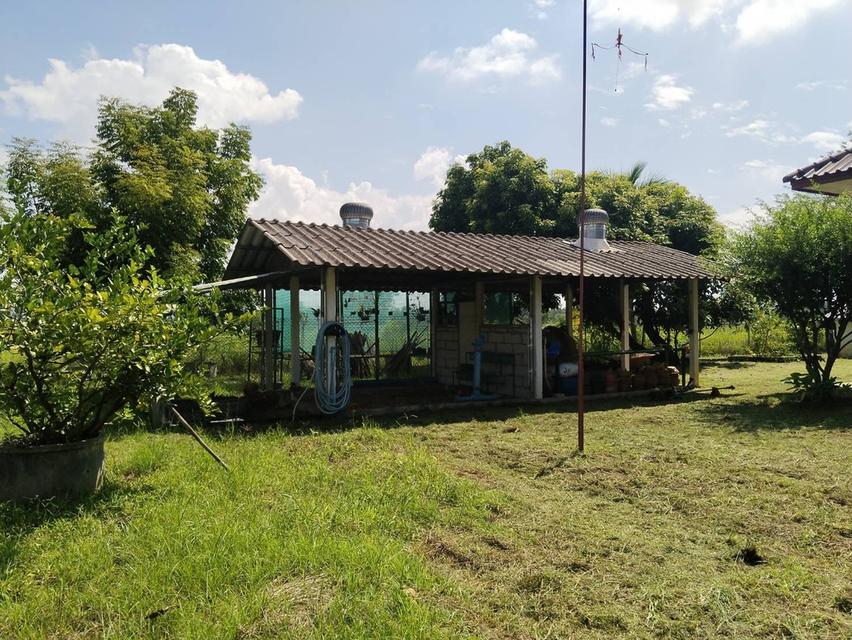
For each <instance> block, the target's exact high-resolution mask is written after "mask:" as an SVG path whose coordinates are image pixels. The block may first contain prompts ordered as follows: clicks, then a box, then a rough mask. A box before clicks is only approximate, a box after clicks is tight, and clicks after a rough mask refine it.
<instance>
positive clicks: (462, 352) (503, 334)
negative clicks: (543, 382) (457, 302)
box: [434, 325, 533, 398]
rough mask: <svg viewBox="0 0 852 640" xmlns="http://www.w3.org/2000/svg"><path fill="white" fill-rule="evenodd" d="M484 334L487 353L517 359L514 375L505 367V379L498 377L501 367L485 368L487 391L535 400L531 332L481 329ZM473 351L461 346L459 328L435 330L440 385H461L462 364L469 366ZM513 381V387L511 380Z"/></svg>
mask: <svg viewBox="0 0 852 640" xmlns="http://www.w3.org/2000/svg"><path fill="white" fill-rule="evenodd" d="M481 330H482V333H484V334H485V346H484V347H483V350H484V351H490V352H494V353H511V354H514V356H515V366H514V371H513V370H512V368H511V367H510V366H508V365H503V367H502V371H503V375H502V376H501V377H495V376H497V372H498V367H497V365H495V364H490V363H488V364H486V365H485V366H484V373H485V375H487V376H488V377H489V378H490V379H489V381H488V383H487V384H486V385H484V386H485V388H486V390H487V391H490V392H493V393H499V394H501V395H505V396H512V395H513V394H514V396H515V397H518V398H529V397H532V392H533V391H532V384H531V380H530V371H529V369H530V345H529V340H530V330H529V327H527V326H518V327H503V326H492V325H485V326H482V327H481ZM471 351H473V346H472V345H466V346H465V347H464V348H462V347H461V346H460V345H459V330H458V327H437V328H436V330H435V355H434V358H435V371H436V377H437V379H438V382H441V383H443V384H455V383H457V382H458V376H457V375H456V374H457V372H458V368H459V364H461V363H463V362H470V361H471V360H469V359H468V355H467V354H468V352H471ZM513 377H514V384H513V380H512V378H513Z"/></svg>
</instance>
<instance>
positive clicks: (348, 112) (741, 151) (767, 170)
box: [0, 0, 852, 228]
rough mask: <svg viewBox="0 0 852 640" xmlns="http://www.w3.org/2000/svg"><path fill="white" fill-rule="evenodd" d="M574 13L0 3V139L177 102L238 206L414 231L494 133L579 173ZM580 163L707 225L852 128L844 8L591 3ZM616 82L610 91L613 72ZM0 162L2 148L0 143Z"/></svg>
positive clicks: (349, 5)
mask: <svg viewBox="0 0 852 640" xmlns="http://www.w3.org/2000/svg"><path fill="white" fill-rule="evenodd" d="M580 10H581V3H580V1H579V0H515V1H511V2H509V1H506V2H499V1H494V0H490V1H488V2H485V1H484V0H483V1H480V2H460V1H458V0H456V1H455V2H444V1H442V0H431V1H430V2H406V1H397V2H390V1H387V2H382V1H378V0H375V1H365V2H360V3H355V2H343V1H342V0H340V1H329V2H319V1H317V0H314V1H305V2H251V1H245V2H241V3H234V2H213V1H208V2H181V3H175V2H161V1H158V0H149V1H148V2H144V3H142V2H137V3H117V2H105V1H104V2H74V1H72V0H64V1H62V2H59V1H56V2H38V3H36V2H31V3H24V2H15V3H11V2H7V3H3V4H2V6H0V142H4V143H6V142H8V141H9V140H10V139H11V137H12V136H30V137H35V138H38V139H41V140H44V141H48V140H51V139H59V138H64V139H69V140H72V141H75V142H78V143H81V144H86V143H88V141H89V140H90V139H91V137H92V130H93V125H94V114H95V103H96V100H97V97H98V96H99V95H103V94H106V95H118V96H121V97H124V98H126V99H129V100H132V101H135V102H145V103H150V104H154V103H156V102H158V101H159V100H161V99H162V98H163V97H164V95H165V93H166V92H167V91H168V88H169V87H170V86H173V85H180V86H185V87H188V88H192V89H195V90H196V91H197V92H198V93H199V96H200V106H201V114H200V115H201V118H202V120H203V121H204V122H205V123H208V124H210V125H211V126H221V125H222V124H224V123H226V122H228V121H231V120H235V121H238V122H241V123H244V124H247V125H249V126H250V127H251V129H252V131H253V133H254V143H253V151H254V155H255V160H254V163H255V166H256V168H257V169H258V170H259V171H261V172H262V173H263V174H264V177H265V179H266V187H265V190H264V193H263V195H262V197H261V199H260V200H259V201H258V202H257V203H256V204H255V205H254V206H253V208H252V215H257V216H261V215H263V216H266V217H287V218H295V219H303V220H313V221H324V222H334V221H336V220H337V209H338V207H339V206H340V204H341V203H342V202H344V201H346V200H349V199H361V200H366V201H368V202H370V203H371V204H373V206H374V208H375V210H376V217H375V223H376V224H377V225H379V226H383V227H404V228H425V226H426V222H427V219H428V212H429V206H430V202H431V199H432V198H433V197H434V194H435V192H436V191H437V188H438V185H439V184H440V181H441V178H442V176H443V172H444V171H445V170H446V168H447V166H448V165H449V163H451V162H454V161H457V159H458V158H459V157H460V156H463V155H465V154H467V153H470V152H473V151H477V150H479V149H481V148H482V147H483V145H485V144H492V143H495V142H497V141H499V140H503V139H507V140H509V141H511V142H512V143H513V144H514V145H516V146H519V147H521V148H523V149H524V150H525V151H527V152H529V153H531V154H533V155H535V156H543V157H545V158H547V160H548V162H549V165H550V167H551V168H571V169H577V168H578V167H579V132H580V130H579V107H580V94H579V80H580V60H581V58H580V56H581V51H580V33H581V32H580ZM590 14H591V19H590V39H591V40H593V41H596V42H599V43H601V44H611V43H612V42H613V41H614V40H615V36H616V33H617V30H618V28H619V27H621V29H622V30H623V31H624V34H625V36H624V42H625V43H626V44H629V45H631V46H633V47H634V48H636V49H640V50H644V51H648V52H650V58H649V66H648V70H647V71H646V70H645V69H644V67H643V65H642V60H641V58H636V57H634V56H632V55H629V54H628V55H626V56H625V58H624V60H623V61H622V63H621V64H620V65H619V63H618V61H617V58H616V56H615V55H614V52H612V51H609V52H602V53H601V54H600V55H599V56H598V57H597V59H596V60H594V61H591V60H590V62H589V78H590V85H591V90H590V92H589V156H588V157H589V161H588V164H589V167H590V168H591V169H595V168H601V169H623V168H627V167H629V166H630V165H632V164H633V163H634V162H635V161H638V160H642V161H645V162H647V163H648V167H649V171H650V172H652V173H656V174H660V175H664V176H667V177H669V178H671V179H674V180H677V181H679V182H682V183H683V184H685V185H686V186H687V187H689V188H690V189H691V190H692V191H693V192H695V193H698V194H700V195H702V196H703V197H705V198H706V199H707V200H708V202H710V203H711V204H712V205H713V206H715V207H716V209H717V210H718V211H719V214H720V217H721V219H722V220H724V221H725V222H727V223H731V224H736V223H739V222H742V221H743V220H745V219H746V217H747V214H746V211H745V209H746V208H747V207H749V206H752V205H754V204H755V203H756V202H757V201H758V200H760V199H771V198H772V197H773V195H774V194H776V193H780V192H783V190H784V187H783V185H782V184H781V177H782V176H783V175H784V174H785V173H786V172H787V171H789V170H791V169H793V168H796V167H798V166H802V165H804V164H806V163H808V162H810V161H812V160H814V159H816V158H818V157H820V156H822V155H824V154H825V153H827V152H829V151H831V150H833V149H836V148H838V147H839V146H840V145H841V144H842V143H843V141H844V140H845V139H846V138H847V137H848V136H847V134H848V131H849V129H850V128H852V78H850V75H852V74H850V71H852V56H850V55H849V52H848V36H849V30H850V27H852V1H850V0H809V1H807V2H803V1H802V0H591V1H590ZM617 77H618V81H616V78H617ZM0 160H2V152H0Z"/></svg>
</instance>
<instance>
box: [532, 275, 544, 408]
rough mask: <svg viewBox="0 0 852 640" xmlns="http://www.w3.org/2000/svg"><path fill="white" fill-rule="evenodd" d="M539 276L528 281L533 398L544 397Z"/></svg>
mask: <svg viewBox="0 0 852 640" xmlns="http://www.w3.org/2000/svg"><path fill="white" fill-rule="evenodd" d="M541 303H542V301H541V276H533V277H532V280H531V282H530V333H531V334H532V335H531V336H530V337H531V338H532V350H531V351H532V352H531V354H530V356H531V362H530V370H531V373H532V392H533V398H535V399H536V400H540V399H541V398H543V397H544V345H543V344H542V335H541Z"/></svg>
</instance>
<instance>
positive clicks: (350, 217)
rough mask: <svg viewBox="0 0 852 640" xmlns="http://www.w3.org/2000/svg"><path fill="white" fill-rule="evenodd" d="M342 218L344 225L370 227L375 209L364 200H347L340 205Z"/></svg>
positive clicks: (360, 227)
mask: <svg viewBox="0 0 852 640" xmlns="http://www.w3.org/2000/svg"><path fill="white" fill-rule="evenodd" d="M340 219H341V220H342V221H343V226H344V227H356V228H358V229H369V228H370V220H372V219H373V209H372V207H370V205H368V204H366V203H364V202H347V203H346V204H344V205H343V206H342V207H340Z"/></svg>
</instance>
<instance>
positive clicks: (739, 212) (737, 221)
mask: <svg viewBox="0 0 852 640" xmlns="http://www.w3.org/2000/svg"><path fill="white" fill-rule="evenodd" d="M753 217H754V211H753V210H752V209H751V207H737V208H736V209H733V210H731V211H727V212H725V213H722V214H720V215H719V222H721V223H722V224H724V225H725V226H727V227H731V228H732V229H742V228H744V227H746V226H748V223H749V221H751V219H752V218H753Z"/></svg>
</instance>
